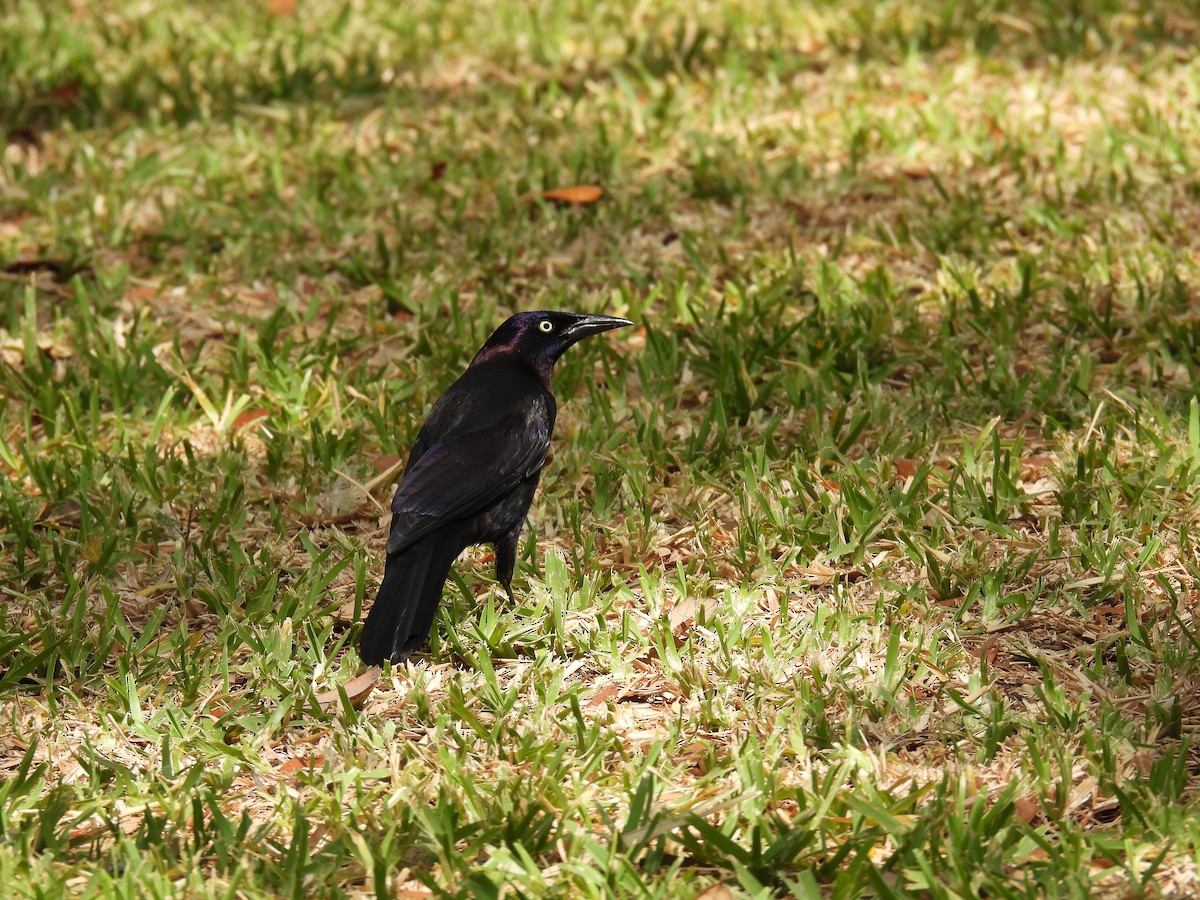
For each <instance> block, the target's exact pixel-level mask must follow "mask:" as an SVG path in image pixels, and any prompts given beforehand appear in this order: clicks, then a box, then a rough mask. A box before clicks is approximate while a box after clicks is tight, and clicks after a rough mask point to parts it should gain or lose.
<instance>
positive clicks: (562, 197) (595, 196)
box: [542, 184, 604, 206]
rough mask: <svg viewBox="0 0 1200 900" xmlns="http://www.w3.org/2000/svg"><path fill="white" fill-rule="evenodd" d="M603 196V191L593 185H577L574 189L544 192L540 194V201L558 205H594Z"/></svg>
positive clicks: (557, 189) (556, 189)
mask: <svg viewBox="0 0 1200 900" xmlns="http://www.w3.org/2000/svg"><path fill="white" fill-rule="evenodd" d="M603 196H604V191H602V190H600V188H598V187H596V186H595V185H594V184H577V185H575V186H574V187H565V188H555V189H554V190H552V191H546V192H545V193H544V194H542V199H543V200H552V201H556V202H558V203H574V204H576V205H579V206H582V205H584V204H587V203H595V202H596V201H597V200H599V199H600V198H601V197H603Z"/></svg>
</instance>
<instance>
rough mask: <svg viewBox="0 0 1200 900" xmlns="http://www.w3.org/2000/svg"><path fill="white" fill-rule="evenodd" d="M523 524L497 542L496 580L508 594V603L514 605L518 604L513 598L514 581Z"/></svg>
mask: <svg viewBox="0 0 1200 900" xmlns="http://www.w3.org/2000/svg"><path fill="white" fill-rule="evenodd" d="M521 524H524V523H520V524H518V525H517V527H516V528H514V529H513V530H512V531H510V532H508V533H507V534H505V535H502V536H501V537H500V538H498V539H497V540H496V580H497V581H499V582H500V586H501V587H502V588H504V593H506V594H508V602H509V603H513V604H515V603H516V602H517V601H516V598H514V597H513V592H512V579H513V571H514V570H515V569H516V567H517V541H518V540H519V539H520V537H521Z"/></svg>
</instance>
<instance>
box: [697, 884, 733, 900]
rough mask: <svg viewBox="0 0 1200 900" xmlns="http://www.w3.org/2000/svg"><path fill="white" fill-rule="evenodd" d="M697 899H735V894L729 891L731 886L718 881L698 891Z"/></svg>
mask: <svg viewBox="0 0 1200 900" xmlns="http://www.w3.org/2000/svg"><path fill="white" fill-rule="evenodd" d="M695 900H733V894H731V893H729V888H727V887H725V885H723V884H721V882H719V881H718V882H717V883H716V884H710V885H709V886H708V887H706V888H705V889H704V890H702V891H701V892H700V893H698V894H697V895H696V898H695Z"/></svg>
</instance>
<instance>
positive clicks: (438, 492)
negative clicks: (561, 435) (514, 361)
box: [387, 410, 550, 553]
mask: <svg viewBox="0 0 1200 900" xmlns="http://www.w3.org/2000/svg"><path fill="white" fill-rule="evenodd" d="M536 412H537V411H535V410H531V414H529V415H525V416H513V417H512V418H509V419H506V420H503V421H501V422H498V423H495V424H493V425H492V426H491V427H489V428H488V429H486V430H478V431H468V432H459V433H457V434H455V435H453V436H448V437H447V438H446V439H444V440H442V441H439V442H437V443H434V444H431V445H430V446H429V447H428V449H426V450H425V452H424V453H422V455H421V457H420V458H419V459H417V460H416V461H415V462H414V463H413V464H412V465H411V466H410V468H409V470H408V471H407V472H406V473H405V475H404V480H403V481H401V483H400V487H399V488H397V490H396V496H395V497H393V498H392V527H391V531H390V533H389V534H388V542H387V552H388V553H399V552H400V551H401V550H403V549H404V548H406V547H408V546H410V545H411V544H413V543H415V542H416V541H418V540H420V539H421V538H422V537H424V536H425V535H427V534H428V533H429V532H431V531H433V530H434V529H435V528H438V527H439V526H441V525H443V524H445V523H446V522H450V521H453V520H455V519H461V518H465V517H466V516H471V515H474V514H476V513H479V512H482V511H483V510H485V509H487V508H488V507H489V506H491V505H492V504H493V503H495V502H496V501H497V500H499V499H500V498H501V497H503V496H504V495H505V494H506V493H508V492H509V491H511V490H512V489H513V488H515V487H516V486H517V485H518V484H520V483H521V482H522V481H524V480H525V479H526V478H528V477H529V476H530V475H533V474H534V473H536V472H537V471H538V470H540V469H541V467H542V464H543V463H544V462H545V459H546V451H547V450H548V449H549V448H550V425H549V423H548V422H547V420H546V417H545V416H544V415H538V414H534V413H536Z"/></svg>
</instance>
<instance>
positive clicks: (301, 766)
mask: <svg viewBox="0 0 1200 900" xmlns="http://www.w3.org/2000/svg"><path fill="white" fill-rule="evenodd" d="M324 763H325V757H324V756H322V755H321V754H320V753H315V754H313V755H312V756H309V757H307V758H306V757H303V756H294V757H292V758H291V759H289V760H288V761H287V762H285V763H284V764H283V765H282V766H280V767H279V774H280V775H291V774H293V773H295V772H303V771H304V770H306V769H316V768H319V767H320V766H322V765H324Z"/></svg>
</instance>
